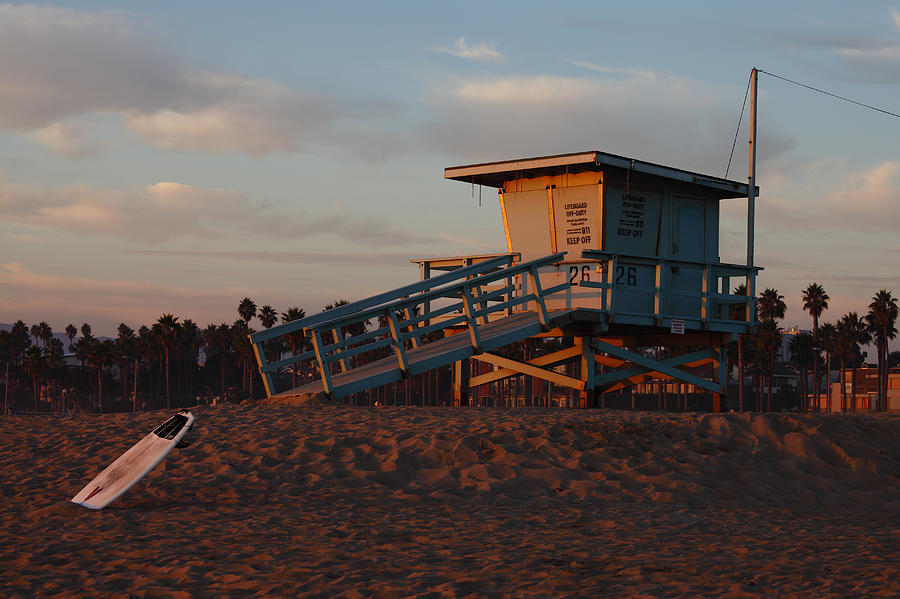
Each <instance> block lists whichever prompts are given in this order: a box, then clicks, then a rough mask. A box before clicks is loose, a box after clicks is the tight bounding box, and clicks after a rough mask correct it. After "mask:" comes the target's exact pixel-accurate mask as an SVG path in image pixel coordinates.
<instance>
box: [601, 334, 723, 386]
mask: <svg viewBox="0 0 900 599" xmlns="http://www.w3.org/2000/svg"><path fill="white" fill-rule="evenodd" d="M592 343H593V346H594V349H596V350H597V351H602V352H605V353H608V354H610V355H612V356H614V357H616V358H621V359H623V360H627V361H629V362H633V363H634V364H636V365H637V366H641V367H643V368H645V369H646V370H647V371H651V372H658V373H660V374H662V375H667V376H670V377H672V378H673V379H677V380H679V381H682V382H685V383H688V384H690V385H695V386H697V387H700V388H702V389H706V390H707V391H711V392H712V393H722V386H721V384H720V383H717V382H713V381H710V380H707V379H705V378H702V377H699V376H697V375H694V374H690V373H687V372H684V371H683V370H679V369H678V368H676V365H681V364H685V363H687V362H692V361H694V360H697V359H702V358H706V357H715V352H714V350H703V351H701V352H695V353H693V354H686V355H683V356H676V357H674V358H668V359H666V360H653V359H651V358H646V357H644V356H642V355H640V354H637V353H634V352H631V351H628V350H627V349H624V348H621V347H616V346H615V345H610V344H609V343H605V342H604V341H600V340H599V339H594V341H593V342H592ZM628 371H630V372H628ZM638 374H643V372H642V371H639V370H636V369H632V368H627V369H625V370H618V371H615V372H611V373H609V374H606V375H601V376H598V377H596V379H595V383H596V384H598V385H599V384H603V383H604V382H606V383H610V382H615V381H619V380H622V379H623V378H628V377H629V376H635V375H638ZM608 377H613V378H608Z"/></svg>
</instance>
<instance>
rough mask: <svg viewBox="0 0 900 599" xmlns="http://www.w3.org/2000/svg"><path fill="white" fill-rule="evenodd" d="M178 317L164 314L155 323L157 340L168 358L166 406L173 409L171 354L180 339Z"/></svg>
mask: <svg viewBox="0 0 900 599" xmlns="http://www.w3.org/2000/svg"><path fill="white" fill-rule="evenodd" d="M180 326H181V325H179V323H178V317H177V316H175V315H173V314H163V315H162V316H160V317H159V320H157V321H156V324H154V325H153V330H154V331H155V332H156V336H157V341H159V345H160V347H161V348H162V350H163V354H164V356H165V360H166V408H167V409H172V389H171V385H170V384H169V354H170V352H171V351H172V350H173V349H174V348H175V344H176V343H177V341H178V328H179V327H180Z"/></svg>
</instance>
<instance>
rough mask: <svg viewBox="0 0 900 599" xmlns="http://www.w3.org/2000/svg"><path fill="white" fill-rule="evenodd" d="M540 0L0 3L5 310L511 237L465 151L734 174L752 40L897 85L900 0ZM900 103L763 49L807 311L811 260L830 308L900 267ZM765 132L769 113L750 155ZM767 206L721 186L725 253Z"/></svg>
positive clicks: (768, 246)
mask: <svg viewBox="0 0 900 599" xmlns="http://www.w3.org/2000/svg"><path fill="white" fill-rule="evenodd" d="M510 6H512V5H510ZM751 6H752V8H753V9H752V10H750V7H751ZM476 7H477V8H476ZM515 7H516V9H515V10H513V11H510V10H509V6H507V5H506V4H505V3H501V4H496V5H489V6H480V5H477V4H474V3H473V4H471V5H469V4H463V5H454V6H453V7H440V6H429V5H418V4H416V3H401V4H396V5H392V6H391V7H389V8H384V7H375V6H370V5H367V4H364V3H359V4H355V5H354V8H353V14H354V18H352V19H348V18H347V17H346V14H347V13H346V7H332V6H313V7H309V6H302V5H293V4H285V5H276V6H274V7H272V8H271V9H270V10H268V11H266V12H260V11H258V10H256V9H254V8H253V7H249V6H244V5H242V4H239V3H216V4H212V3H197V4H192V5H190V6H187V7H185V6H183V5H181V4H178V3H172V2H163V3H156V4H154V5H148V6H140V7H133V8H131V9H129V10H121V9H120V8H119V7H118V5H117V4H115V3H112V2H104V1H91V2H78V3H75V2H39V3H35V4H27V5H26V4H3V5H0V49H2V50H3V52H2V53H0V54H2V56H3V57H4V58H0V81H2V82H3V83H4V89H5V90H6V92H7V94H6V97H5V98H3V99H0V230H2V231H3V234H2V235H0V254H2V259H0V321H8V322H10V323H13V322H15V321H16V320H20V319H21V320H23V321H25V322H26V323H28V324H29V325H31V324H34V323H36V322H40V321H46V322H47V323H49V324H50V325H51V326H52V328H53V330H54V331H56V332H60V331H62V330H63V329H64V328H65V326H66V325H67V324H69V323H73V324H76V326H80V324H82V323H85V322H86V323H89V324H91V325H92V327H93V329H94V333H95V335H97V336H106V337H115V335H116V333H115V329H116V327H117V326H118V324H119V323H120V322H124V323H126V324H128V325H129V326H132V327H133V328H137V326H139V325H141V324H147V325H148V326H149V325H150V324H152V323H153V322H155V321H156V320H157V319H158V318H159V316H160V315H162V314H164V313H172V314H175V315H176V316H179V317H180V318H181V319H182V320H183V319H185V318H189V319H191V320H194V321H195V322H197V323H198V324H199V323H205V324H208V323H221V322H226V323H231V322H233V321H234V320H235V319H236V318H237V312H236V308H237V305H238V303H239V302H240V300H241V299H242V298H244V297H250V298H252V299H253V300H254V301H255V302H256V303H257V305H258V306H262V305H264V304H270V305H272V306H273V307H274V308H275V309H276V310H277V311H278V312H279V315H280V313H281V312H283V311H285V310H286V309H287V308H288V307H289V306H293V305H296V306H299V307H301V308H303V309H304V310H305V311H306V312H307V314H313V313H316V312H319V311H320V310H322V309H323V308H324V306H325V305H326V304H328V303H331V302H333V301H335V300H337V299H347V300H349V301H351V302H352V301H355V300H358V299H362V298H365V297H367V296H370V295H372V294H374V293H377V292H380V291H385V290H389V289H393V288H396V287H399V286H401V285H404V284H407V283H410V282H413V281H415V280H417V279H418V278H419V273H418V269H417V268H416V267H415V265H413V264H411V263H410V260H412V259H414V258H420V257H427V256H441V255H462V254H474V253H487V252H492V251H504V250H505V247H504V246H505V243H504V235H503V228H502V223H501V218H500V214H499V208H498V205H497V200H496V198H495V195H494V194H492V193H490V191H492V190H488V189H485V190H483V191H482V192H481V193H479V191H478V190H474V188H472V187H471V186H469V185H465V184H459V183H458V182H454V181H445V180H444V179H443V176H442V172H443V169H444V168H445V167H449V166H457V165H464V164H474V163H481V162H490V161H500V160H511V159H515V158H521V157H526V156H545V155H552V154H561V153H567V152H574V151H581V150H584V149H586V148H590V149H596V150H599V151H603V152H608V153H611V154H617V155H624V156H629V157H634V158H637V159H640V160H646V161H648V162H653V163H657V164H664V165H667V166H671V167H674V168H679V169H684V170H689V171H694V172H699V173H704V174H708V175H711V176H717V177H721V176H724V175H725V174H726V173H725V170H726V164H727V162H728V157H729V154H730V151H731V147H732V143H733V141H734V140H735V128H736V126H737V122H738V116H739V114H740V113H741V101H742V98H743V97H744V91H745V88H746V84H747V78H748V77H749V73H750V69H751V68H752V67H754V66H756V67H759V68H762V69H766V70H768V71H771V72H772V73H773V74H775V75H778V76H783V77H787V78H790V79H792V80H796V81H799V82H802V83H804V84H808V85H812V86H814V87H816V88H820V89H823V90H826V91H828V92H830V93H833V94H837V95H840V96H843V97H847V98H851V99H853V100H856V101H861V102H864V103H866V104H869V105H872V106H876V107H879V108H881V109H884V110H887V111H890V112H894V113H897V112H900V105H898V104H897V100H896V98H897V97H898V94H897V91H898V86H900V7H898V6H894V5H892V4H891V3H887V2H873V3H867V4H866V5H864V6H849V5H843V4H841V3H836V2H833V3H825V4H823V3H815V4H813V3H812V2H801V3H797V4H792V5H791V6H790V7H787V8H786V7H784V6H783V5H782V4H780V3H775V2H763V3H754V4H752V5H751V4H749V3H740V4H738V5H728V6H709V5H708V4H705V3H701V2H688V3H687V4H681V5H678V6H677V7H676V6H669V5H666V4H657V3H648V4H647V5H646V6H643V7H624V6H601V7H598V6H596V5H594V4H592V3H587V2H573V3H568V4H566V5H564V6H562V7H556V8H555V9H554V11H553V14H550V15H548V14H546V10H545V8H544V7H543V6H542V5H540V4H529V3H525V4H521V3H517V4H516V5H515ZM648 7H649V8H650V10H647V8H648ZM473 11H475V12H473ZM473 14H475V15H477V18H474V19H473V18H472V16H473ZM776 15H777V20H776V19H775V18H774V17H775V16H776ZM673 24H674V25H675V26H673ZM661 50H665V51H661ZM897 131H900V119H897V118H894V117H892V116H889V115H884V114H879V113H876V112H874V111H871V110H866V109H864V108H861V107H858V106H852V105H850V104H848V103H846V102H841V101H839V100H836V99H834V98H828V97H825V96H823V95H821V94H815V93H812V92H810V91H809V90H804V89H802V88H800V87H798V86H795V85H791V84H789V83H786V82H784V81H781V80H779V79H777V78H776V77H772V76H769V75H766V74H761V75H760V79H759V137H758V140H759V143H758V162H759V167H758V175H757V184H758V185H759V187H760V197H759V198H758V200H757V206H756V216H757V218H756V248H757V251H756V262H757V264H758V265H759V266H762V267H764V269H765V270H763V271H762V272H761V273H760V275H759V278H758V280H757V290H758V291H762V290H763V289H765V288H768V287H771V288H775V289H777V290H778V291H779V293H781V294H782V295H783V296H784V298H785V301H786V303H787V305H788V312H787V315H786V318H785V319H784V320H783V321H782V325H783V326H784V328H785V329H787V328H789V327H791V326H797V327H800V328H807V327H809V325H810V324H811V319H810V317H809V316H808V314H806V313H805V312H803V310H802V308H801V301H800V295H801V292H802V290H803V289H804V288H805V287H806V285H808V284H809V283H811V282H813V281H816V282H818V283H821V284H822V285H823V286H824V287H825V289H826V291H827V292H828V293H829V295H830V296H831V301H830V307H829V310H828V311H826V312H825V314H823V317H822V318H823V321H836V320H838V319H839V318H840V317H841V316H842V315H843V314H845V313H847V312H849V311H855V312H858V313H859V314H861V315H862V314H865V312H866V311H867V305H868V303H869V301H870V298H871V297H872V295H873V294H874V293H876V292H877V291H878V290H879V289H888V290H891V291H893V292H896V291H897V290H898V288H900V286H898V285H897V283H898V282H900V279H898V276H897V274H896V273H897V272H898V271H900V252H898V250H900V246H898V243H897V227H898V225H900V151H898V147H897V144H896V141H895V140H896V139H897V138H898V135H897V133H896V132H897ZM746 140H747V115H746V113H745V114H744V119H743V123H742V126H741V129H740V133H739V135H738V137H737V143H736V149H735V150H734V155H733V161H732V163H731V168H730V171H729V172H728V174H727V177H728V178H729V179H732V180H737V181H744V180H746V179H745V175H746V170H747V166H746V164H747V158H746ZM479 204H480V205H479ZM745 210H746V209H745V202H742V201H741V200H738V201H737V202H729V201H723V202H722V218H721V224H720V257H721V259H722V261H723V262H734V263H741V262H743V261H744V258H743V256H744V255H745V221H746V212H745Z"/></svg>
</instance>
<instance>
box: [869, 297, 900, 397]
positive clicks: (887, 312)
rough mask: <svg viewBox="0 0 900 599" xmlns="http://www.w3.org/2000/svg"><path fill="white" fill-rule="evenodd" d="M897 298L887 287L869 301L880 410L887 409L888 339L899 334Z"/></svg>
mask: <svg viewBox="0 0 900 599" xmlns="http://www.w3.org/2000/svg"><path fill="white" fill-rule="evenodd" d="M897 314H898V307H897V298H895V297H894V296H893V295H892V294H891V292H890V291H888V290H887V289H881V290H880V291H878V292H877V293H876V294H875V295H874V296H872V301H871V302H870V303H869V313H868V314H867V315H866V320H867V321H868V323H869V328H870V330H871V331H872V336H873V337H874V340H875V346H876V347H877V348H878V406H877V409H878V410H886V409H887V380H888V377H887V373H888V368H887V365H888V356H889V355H890V351H889V349H888V341H889V340H891V339H893V338H894V337H896V336H897V328H896V326H895V325H896V323H897Z"/></svg>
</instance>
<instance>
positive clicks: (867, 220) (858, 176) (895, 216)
mask: <svg viewBox="0 0 900 599" xmlns="http://www.w3.org/2000/svg"><path fill="white" fill-rule="evenodd" d="M823 204H824V206H823V208H824V210H825V212H826V214H830V216H831V220H832V222H833V223H834V224H835V225H840V226H841V227H842V228H845V229H854V230H859V231H869V232H873V231H880V232H896V230H897V226H898V225H900V162H896V161H885V162H882V163H880V164H877V165H875V166H873V167H871V168H869V169H867V170H865V171H862V172H859V173H853V174H851V175H848V176H846V177H845V178H843V179H842V180H840V181H839V182H838V183H837V184H836V185H835V189H834V191H833V192H831V193H829V194H827V195H826V196H825V198H824V199H823Z"/></svg>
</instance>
